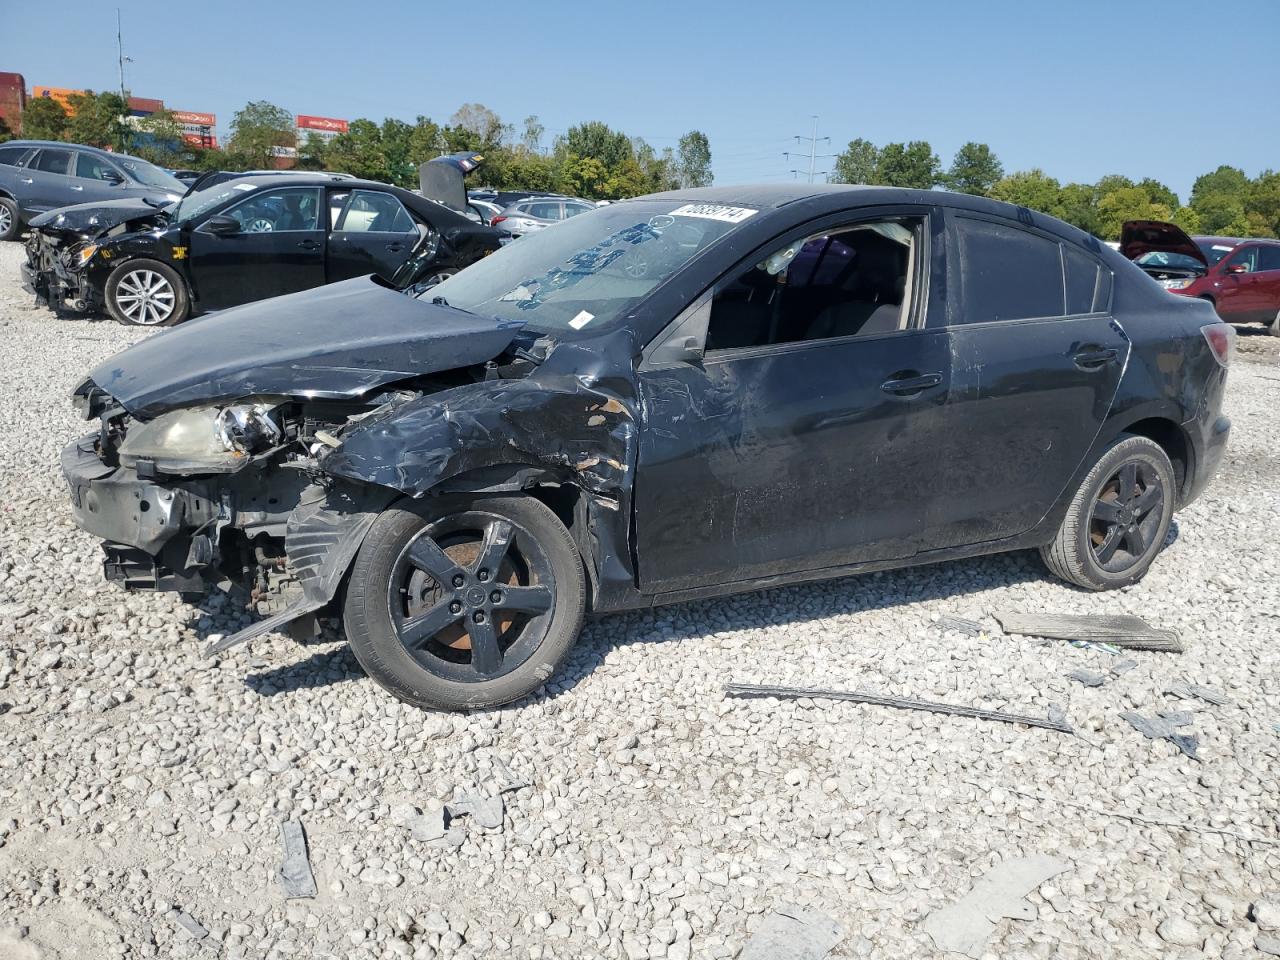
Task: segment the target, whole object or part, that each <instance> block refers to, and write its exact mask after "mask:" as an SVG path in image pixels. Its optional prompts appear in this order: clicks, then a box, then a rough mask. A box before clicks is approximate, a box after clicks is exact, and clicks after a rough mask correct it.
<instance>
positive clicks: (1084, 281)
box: [1062, 244, 1102, 314]
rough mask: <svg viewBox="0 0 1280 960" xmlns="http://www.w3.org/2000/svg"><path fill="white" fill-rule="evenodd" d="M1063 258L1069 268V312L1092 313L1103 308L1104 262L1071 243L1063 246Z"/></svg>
mask: <svg viewBox="0 0 1280 960" xmlns="http://www.w3.org/2000/svg"><path fill="white" fill-rule="evenodd" d="M1062 259H1063V263H1064V265H1065V266H1066V268H1067V313H1068V314H1073V313H1091V312H1092V311H1094V310H1099V309H1101V304H1100V303H1099V292H1100V290H1101V287H1102V284H1101V282H1100V280H1101V276H1102V264H1100V263H1098V261H1097V260H1095V259H1093V257H1091V256H1089V255H1088V254H1087V253H1085V252H1084V251H1083V250H1077V249H1076V248H1075V247H1073V246H1070V245H1069V244H1064V245H1063V247H1062Z"/></svg>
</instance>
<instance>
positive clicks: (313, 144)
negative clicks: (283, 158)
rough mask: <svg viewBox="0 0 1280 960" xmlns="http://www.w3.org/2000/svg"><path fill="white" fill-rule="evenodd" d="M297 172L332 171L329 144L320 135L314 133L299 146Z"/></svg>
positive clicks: (295, 166) (308, 135)
mask: <svg viewBox="0 0 1280 960" xmlns="http://www.w3.org/2000/svg"><path fill="white" fill-rule="evenodd" d="M294 168H295V169H297V170H330V169H332V168H331V167H330V166H329V143H328V141H327V140H325V138H324V137H322V136H320V134H318V133H316V132H314V131H312V132H311V133H308V134H307V139H306V140H304V141H303V142H302V143H300V144H298V162H297V163H295V164H294Z"/></svg>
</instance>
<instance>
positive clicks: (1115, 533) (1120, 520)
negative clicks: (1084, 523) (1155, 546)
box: [1089, 460, 1165, 573]
mask: <svg viewBox="0 0 1280 960" xmlns="http://www.w3.org/2000/svg"><path fill="white" fill-rule="evenodd" d="M1164 497H1165V491H1164V483H1163V481H1162V480H1161V479H1160V476H1159V474H1158V473H1157V472H1156V470H1155V468H1154V467H1153V466H1151V465H1150V464H1147V463H1142V462H1140V461H1136V460H1131V461H1129V462H1128V463H1126V464H1124V466H1122V467H1121V468H1120V469H1119V470H1117V471H1116V472H1115V473H1114V474H1113V475H1112V476H1111V477H1110V478H1109V479H1108V480H1107V482H1106V483H1105V484H1104V485H1103V488H1102V490H1101V492H1100V493H1099V494H1098V497H1097V499H1096V500H1095V501H1094V503H1093V513H1092V515H1091V516H1090V519H1089V541H1090V544H1091V546H1092V548H1093V555H1094V557H1095V558H1096V559H1097V561H1098V566H1100V567H1101V568H1102V569H1103V570H1105V571H1107V572H1108V573H1123V572H1124V571H1126V570H1128V569H1129V568H1130V567H1132V566H1134V565H1135V564H1137V563H1140V562H1141V561H1142V559H1143V558H1144V557H1145V556H1146V555H1147V551H1148V549H1150V547H1151V544H1152V543H1153V542H1154V539H1155V537H1156V536H1157V534H1159V533H1160V527H1161V522H1160V521H1161V516H1162V513H1163V511H1162V509H1161V508H1162V507H1163V506H1164Z"/></svg>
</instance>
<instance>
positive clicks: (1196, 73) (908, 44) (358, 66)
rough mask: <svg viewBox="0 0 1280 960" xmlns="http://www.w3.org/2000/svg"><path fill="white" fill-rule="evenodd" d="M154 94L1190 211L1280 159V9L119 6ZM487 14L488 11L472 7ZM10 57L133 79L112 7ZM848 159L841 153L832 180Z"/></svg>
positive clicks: (39, 26)
mask: <svg viewBox="0 0 1280 960" xmlns="http://www.w3.org/2000/svg"><path fill="white" fill-rule="evenodd" d="M120 6H121V8H122V10H123V17H124V31H125V47H126V51H125V52H126V53H127V54H128V55H130V56H131V57H133V59H134V62H133V63H132V64H130V65H128V68H127V70H128V72H127V75H126V76H127V80H128V84H129V86H130V89H131V90H132V92H133V93H134V94H135V95H138V96H146V97H157V98H160V99H163V100H164V101H165V102H166V104H167V105H168V106H170V107H171V108H174V109H187V110H201V111H211V112H214V113H216V114H217V115H218V123H219V127H220V128H223V129H225V127H226V125H227V123H228V122H229V121H230V119H231V115H232V113H233V112H234V111H235V110H236V109H237V108H239V107H240V106H242V105H243V104H244V102H245V101H246V100H249V99H267V100H271V101H272V102H274V103H278V104H279V105H281V106H283V107H286V108H287V109H289V110H291V111H292V112H294V113H307V114H317V115H322V116H333V117H342V118H346V119H354V118H356V117H359V116H367V117H371V118H373V119H376V120H381V119H382V118H383V117H385V116H396V117H401V118H403V119H405V120H412V119H413V118H414V117H415V116H417V115H418V114H426V115H428V116H430V117H432V118H433V119H435V120H437V121H445V120H447V119H448V117H449V116H450V115H451V114H452V113H453V111H454V110H455V109H456V108H457V107H458V106H459V105H460V104H462V103H464V102H467V101H473V102H480V103H483V104H485V105H486V106H488V107H490V108H491V109H493V110H495V111H496V112H497V113H498V114H500V115H501V116H502V118H503V119H504V120H507V121H509V122H515V123H517V124H518V123H519V121H520V120H522V119H523V118H524V117H525V116H527V115H529V114H537V115H538V116H539V117H540V118H541V120H542V122H543V123H544V124H545V125H546V127H547V130H548V139H549V138H550V136H551V135H554V134H555V133H559V132H563V131H564V130H565V129H566V128H568V127H569V126H571V125H572V124H574V123H576V122H579V121H582V120H591V119H598V120H604V121H605V122H607V123H609V124H611V125H612V126H614V127H617V128H619V129H622V130H624V131H626V132H627V133H629V134H638V135H640V136H643V137H645V138H646V139H647V140H649V141H650V142H651V143H652V144H653V145H654V146H656V147H658V148H661V147H665V146H674V145H675V143H676V140H677V139H678V138H679V136H680V135H681V134H682V133H684V132H685V131H687V130H689V129H692V128H699V129H702V130H703V131H705V132H706V133H707V135H708V136H709V137H710V140H711V149H712V155H713V166H714V170H715V174H716V181H717V182H718V183H739V182H750V181H760V180H769V181H777V180H783V179H789V178H791V176H792V174H791V173H789V172H788V171H789V170H790V169H791V168H792V167H796V166H800V167H802V168H807V157H806V158H805V159H804V160H803V161H798V162H797V161H793V162H788V161H787V160H786V159H784V157H783V156H782V154H783V152H784V151H786V150H793V151H795V150H802V151H803V150H807V146H804V145H799V146H798V145H797V144H796V142H795V141H794V140H793V139H792V137H794V135H796V134H808V133H809V132H810V130H811V127H812V120H811V119H810V117H811V115H813V114H817V115H818V117H819V120H818V123H819V135H820V136H830V137H831V145H830V147H828V146H827V145H826V144H823V145H822V147H821V149H820V152H822V153H834V152H835V151H836V150H838V149H841V148H842V147H843V146H844V144H846V143H847V142H848V141H849V140H851V139H853V138H854V137H859V136H861V137H866V138H868V139H870V140H872V141H874V142H876V143H884V142H887V141H891V140H911V139H926V140H929V141H930V142H931V143H932V144H933V147H934V149H935V151H936V152H937V153H938V154H939V155H940V156H941V157H942V158H943V162H944V164H945V163H948V162H949V161H950V158H951V155H952V154H953V153H954V151H955V150H956V148H957V147H958V146H960V144H961V143H963V142H964V141H965V140H970V139H972V140H979V141H985V142H987V143H989V144H990V145H991V147H992V148H993V149H994V150H995V151H996V153H997V154H998V155H999V157H1000V159H1001V160H1002V161H1003V163H1004V165H1005V169H1006V170H1008V171H1012V170H1018V169H1025V168H1028V167H1032V166H1039V167H1042V168H1043V169H1045V170H1046V171H1047V172H1048V173H1050V174H1052V175H1053V176H1056V177H1058V178H1059V179H1061V180H1063V181H1064V182H1065V181H1071V180H1079V181H1093V180H1096V179H1097V178H1098V177H1100V176H1102V175H1103V174H1107V173H1123V174H1127V175H1129V176H1132V177H1135V178H1139V177H1142V176H1148V175H1150V176H1154V177H1156V178H1158V179H1160V180H1163V181H1164V182H1166V183H1167V184H1169V185H1170V186H1171V187H1173V189H1174V190H1175V191H1177V192H1178V194H1179V195H1180V196H1181V197H1182V198H1183V200H1184V201H1185V200H1186V196H1187V193H1188V191H1189V190H1190V188H1191V184H1192V181H1193V180H1194V179H1195V177H1196V176H1197V175H1198V174H1200V173H1202V172H1205V171H1208V170H1211V169H1213V168H1214V167H1216V166H1217V165H1219V164H1222V163H1229V164H1232V165H1235V166H1239V167H1243V168H1244V170H1245V171H1246V172H1247V173H1249V174H1250V175H1254V174H1256V173H1258V172H1259V171H1260V170H1262V169H1264V168H1268V167H1272V168H1277V167H1280V106H1277V96H1276V95H1277V92H1278V91H1280V57H1277V56H1276V44H1277V42H1278V41H1280V3H1271V2H1267V3H1255V4H1248V5H1245V6H1244V7H1222V6H1217V5H1214V4H1212V3H1209V2H1207V0H1201V2H1198V3H1189V2H1182V0H1166V2H1163V3H1159V4H1153V3H1142V4H1139V3H1122V2H1118V0H1114V2H1110V3H1104V2H1094V0H1073V2H1070V3H1057V4H1052V5H1050V4H1047V3H1035V2H1027V0H1022V2H1016V3H1015V2H1003V0H1001V2H979V0H974V2H970V3H955V2H932V0H915V2H910V3H897V4H890V3H883V2H876V3H863V2H858V0H849V2H843V3H841V2H818V0H809V2H807V3H791V2H781V0H775V2H771V3H769V2H756V0H733V2H695V0H686V2H683V3H674V2H667V0H648V2H644V3H638V2H634V0H631V2H616V0H594V2H590V3H588V2H582V0H579V2H561V0H543V2H540V3H536V4H535V3H529V2H516V0H489V2H486V3H483V4H480V5H479V6H478V7H473V6H471V5H469V4H467V3H466V2H453V3H447V4H446V3H441V2H439V0H435V2H423V0H419V2H415V3H408V2H406V3H367V4H363V5H353V4H351V3H349V2H344V3H337V2H332V0H312V2H308V3H283V2H282V3H272V2H263V0H258V2H256V3H249V2H242V0H223V2H220V3H218V4H189V3H188V4H183V3H173V2H171V0H170V2H165V3H159V2H150V0H122V2H121V3H120ZM477 10H478V11H479V12H478V13H477V12H475V11H477ZM0 24H2V25H3V30H0V33H3V35H4V36H5V43H4V44H3V45H0V50H2V51H3V52H2V53H0V70H10V71H17V72H19V73H22V74H24V75H25V77H26V80H27V84H28V87H30V86H33V85H36V84H40V85H46V86H60V87H77V88H80V87H90V88H93V89H99V90H101V89H109V88H114V87H115V86H117V74H116V56H115V4H113V3H110V2H108V3H105V4H104V3H101V2H94V3H87V2H80V0H68V2H64V3H61V4H57V5H53V6H51V5H49V4H44V3H30V2H22V0H0ZM829 163H830V161H820V162H819V165H818V169H819V170H825V169H828V167H829Z"/></svg>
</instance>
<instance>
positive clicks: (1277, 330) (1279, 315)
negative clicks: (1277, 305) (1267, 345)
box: [1267, 310, 1280, 337]
mask: <svg viewBox="0 0 1280 960" xmlns="http://www.w3.org/2000/svg"><path fill="white" fill-rule="evenodd" d="M1267 333H1269V334H1271V335H1272V336H1273V337H1280V310H1277V311H1276V315H1275V316H1274V317H1272V318H1271V325H1270V326H1269V327H1267Z"/></svg>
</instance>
